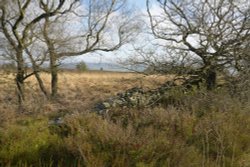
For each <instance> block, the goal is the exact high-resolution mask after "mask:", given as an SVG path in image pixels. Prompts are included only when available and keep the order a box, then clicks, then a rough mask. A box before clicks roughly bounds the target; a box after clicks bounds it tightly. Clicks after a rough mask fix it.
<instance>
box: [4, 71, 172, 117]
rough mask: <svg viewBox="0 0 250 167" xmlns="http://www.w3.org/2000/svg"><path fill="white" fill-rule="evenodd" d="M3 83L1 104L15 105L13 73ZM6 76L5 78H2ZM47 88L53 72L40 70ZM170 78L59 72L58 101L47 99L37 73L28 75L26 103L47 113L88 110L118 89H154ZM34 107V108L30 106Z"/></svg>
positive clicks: (107, 73)
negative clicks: (35, 75) (40, 86)
mask: <svg viewBox="0 0 250 167" xmlns="http://www.w3.org/2000/svg"><path fill="white" fill-rule="evenodd" d="M1 76H2V77H1V78H2V80H1V81H2V82H1V83H0V105H1V106H3V105H6V104H7V105H15V104H16V96H15V89H16V88H15V83H14V75H13V74H4V75H1ZM3 76H4V77H3ZM41 78H42V80H43V81H44V84H45V87H46V89H47V90H48V91H50V79H51V78H50V74H49V73H41ZM169 78H171V77H166V76H158V75H151V76H145V75H142V74H137V73H123V72H99V71H89V72H83V73H79V72H75V71H63V72H59V83H58V85H59V97H60V98H59V103H51V102H47V101H46V100H45V99H44V98H43V96H42V93H41V91H40V90H39V88H38V84H37V81H36V78H35V77H34V76H32V77H30V78H28V79H27V80H26V81H25V83H26V96H27V98H26V105H27V107H28V108H29V107H30V108H32V110H34V104H36V106H37V109H35V110H41V108H43V107H45V108H44V109H42V111H45V112H51V110H66V108H67V110H77V111H79V112H83V111H88V110H91V109H92V108H93V106H94V105H95V103H97V102H98V101H101V100H105V99H107V98H109V97H113V96H115V95H116V94H117V93H118V92H122V91H125V90H127V89H130V88H132V87H142V88H144V89H151V88H155V87H158V86H159V85H160V84H162V83H164V82H165V81H166V80H167V79H169ZM30 110H31V109H30Z"/></svg>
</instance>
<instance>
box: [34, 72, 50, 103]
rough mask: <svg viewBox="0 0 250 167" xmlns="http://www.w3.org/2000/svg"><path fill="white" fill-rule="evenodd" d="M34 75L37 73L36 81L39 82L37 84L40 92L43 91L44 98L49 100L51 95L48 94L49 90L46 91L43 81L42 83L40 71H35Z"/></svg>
mask: <svg viewBox="0 0 250 167" xmlns="http://www.w3.org/2000/svg"><path fill="white" fill-rule="evenodd" d="M34 73H35V77H36V80H37V82H38V84H39V87H40V90H41V91H42V93H43V94H44V96H45V97H46V98H47V99H49V94H48V92H47V90H46V88H45V86H44V84H43V81H42V79H41V77H40V75H39V73H38V71H35V72H34Z"/></svg>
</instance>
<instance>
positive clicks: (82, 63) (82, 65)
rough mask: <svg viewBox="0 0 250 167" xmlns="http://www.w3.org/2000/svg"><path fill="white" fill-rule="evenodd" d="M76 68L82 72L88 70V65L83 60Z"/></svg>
mask: <svg viewBox="0 0 250 167" xmlns="http://www.w3.org/2000/svg"><path fill="white" fill-rule="evenodd" d="M76 69H77V70H78V71H80V72H84V71H88V66H87V64H86V63H85V62H84V61H82V62H80V63H78V64H77V65H76Z"/></svg>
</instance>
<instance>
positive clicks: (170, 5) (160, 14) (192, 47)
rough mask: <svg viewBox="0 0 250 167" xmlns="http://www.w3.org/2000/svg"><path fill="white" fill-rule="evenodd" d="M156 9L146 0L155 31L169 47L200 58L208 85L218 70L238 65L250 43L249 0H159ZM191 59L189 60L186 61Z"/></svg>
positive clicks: (201, 67)
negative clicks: (243, 51) (155, 10)
mask: <svg viewBox="0 0 250 167" xmlns="http://www.w3.org/2000/svg"><path fill="white" fill-rule="evenodd" d="M154 7H155V8H157V13H156V12H154V11H153V8H152V4H151V0H147V13H148V16H149V19H150V26H151V30H152V34H153V35H154V37H155V38H157V39H160V40H162V41H165V43H164V46H165V47H166V48H168V49H174V50H175V51H177V52H179V51H181V52H182V53H185V54H183V55H185V57H184V58H191V59H190V60H189V61H191V60H193V61H195V62H198V64H197V63H196V64H197V65H196V68H198V74H199V76H200V77H202V78H203V79H204V80H205V83H206V85H207V89H213V88H214V87H215V86H216V80H217V79H216V78H217V75H218V72H219V71H221V70H223V69H226V68H227V69H232V68H237V67H238V64H239V63H240V62H241V61H242V60H243V59H242V58H243V57H242V55H243V54H241V53H242V52H241V51H242V48H244V47H245V46H246V43H249V36H250V25H249V18H250V12H249V10H250V3H249V1H247V0H240V1H239V0H197V1H193V0H182V1H179V0H158V1H157V2H156V4H155V6H154ZM186 62H188V61H186Z"/></svg>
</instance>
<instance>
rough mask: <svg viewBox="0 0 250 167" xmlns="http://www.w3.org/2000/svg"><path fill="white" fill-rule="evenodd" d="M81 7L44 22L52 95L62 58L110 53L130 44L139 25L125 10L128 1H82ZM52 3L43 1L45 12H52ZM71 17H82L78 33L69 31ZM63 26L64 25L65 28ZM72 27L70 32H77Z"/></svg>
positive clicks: (56, 87)
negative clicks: (93, 53) (94, 53)
mask: <svg viewBox="0 0 250 167" xmlns="http://www.w3.org/2000/svg"><path fill="white" fill-rule="evenodd" d="M81 2H82V10H81V11H77V8H74V7H73V6H71V7H72V8H71V9H69V10H68V11H67V12H64V13H62V14H61V15H56V16H55V17H51V18H49V17H46V19H45V22H44V24H43V30H42V31H43V38H44V42H45V43H46V45H47V48H48V54H49V58H50V70H51V71H50V72H51V96H52V97H56V95H57V92H58V86H57V85H58V65H59V63H58V62H59V60H60V59H62V58H65V57H70V56H78V55H84V54H87V53H91V52H95V51H104V52H110V51H115V50H117V49H119V48H120V47H121V46H123V45H124V44H126V43H128V42H129V41H130V40H131V39H132V37H133V35H134V34H135V33H136V32H137V29H138V28H139V25H135V24H133V23H132V21H133V20H132V18H131V16H130V15H129V13H128V12H127V10H125V9H126V0H104V1H96V0H88V1H81ZM50 5H51V4H45V3H44V4H42V6H41V7H42V9H43V11H44V12H45V13H50V12H51V11H50V10H51V8H50ZM66 13H67V15H68V16H69V18H71V17H78V18H80V23H81V24H80V25H78V26H79V27H80V28H79V27H77V28H76V27H75V29H78V30H79V31H77V34H76V33H72V32H69V30H67V29H66V31H65V27H68V26H69V22H68V21H67V16H65V15H66ZM62 27H63V28H62ZM75 29H74V28H71V29H70V30H71V31H75Z"/></svg>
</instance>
